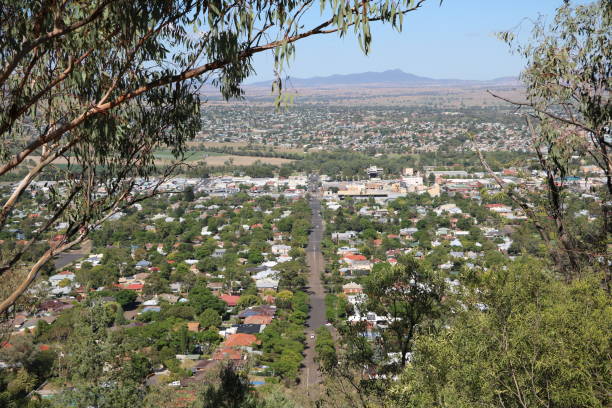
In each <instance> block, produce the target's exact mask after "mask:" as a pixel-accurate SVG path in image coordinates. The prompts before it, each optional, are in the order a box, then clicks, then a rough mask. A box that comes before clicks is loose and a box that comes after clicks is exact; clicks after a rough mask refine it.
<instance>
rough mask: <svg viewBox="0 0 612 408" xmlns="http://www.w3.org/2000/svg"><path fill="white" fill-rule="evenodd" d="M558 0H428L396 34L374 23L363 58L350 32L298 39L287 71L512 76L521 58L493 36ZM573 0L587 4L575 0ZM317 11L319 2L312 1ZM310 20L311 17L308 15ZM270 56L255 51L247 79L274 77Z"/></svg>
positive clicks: (524, 25)
mask: <svg viewBox="0 0 612 408" xmlns="http://www.w3.org/2000/svg"><path fill="white" fill-rule="evenodd" d="M562 3H563V1H562V0H513V1H508V0H444V2H443V4H442V5H441V6H440V5H439V1H438V0H429V1H428V2H426V3H425V5H424V6H423V7H422V8H421V9H420V10H418V11H416V12H414V13H409V14H408V15H407V16H406V18H405V19H404V30H403V32H401V33H398V32H396V31H394V30H392V29H391V28H390V27H388V26H380V25H377V26H376V27H373V30H372V31H373V43H372V50H371V52H370V55H368V56H365V55H363V53H362V52H361V48H360V47H359V44H358V43H357V40H356V39H355V37H354V36H352V35H348V36H347V37H345V38H339V37H338V36H336V35H333V34H332V35H327V36H320V37H318V38H313V37H311V38H307V39H305V40H301V41H300V42H298V43H297V55H296V57H295V60H294V61H293V63H292V65H291V67H290V68H289V69H288V70H287V71H286V73H288V74H289V75H290V76H292V77H299V78H307V77H313V76H327V75H333V74H349V73H357V72H365V71H385V70H388V69H396V68H399V69H401V70H403V71H404V72H409V73H412V74H416V75H421V76H427V77H432V78H456V79H481V80H484V79H492V78H497V77H503V76H514V75H518V73H519V72H520V71H521V69H522V65H523V62H522V60H521V58H519V57H518V56H513V55H511V54H510V53H509V51H508V47H507V46H506V44H504V43H503V42H501V41H499V40H498V39H497V38H496V37H495V33H496V32H498V31H503V30H509V29H513V28H515V29H518V30H519V31H520V32H521V33H525V34H526V33H528V32H529V29H530V25H529V21H528V19H535V18H537V17H538V16H539V15H544V16H546V17H547V19H552V17H553V16H554V12H555V9H556V8H557V7H559V6H560V5H561V4H562ZM573 3H588V1H582V0H577V1H573ZM315 8H316V10H315V11H316V13H313V14H316V15H318V4H317V5H316V7H315ZM308 17H309V18H308V20H310V21H311V22H312V23H314V22H316V20H315V19H314V17H316V16H315V15H311V16H308ZM272 67H273V59H272V57H271V55H270V54H268V55H263V54H262V55H257V56H256V57H255V68H256V70H257V75H256V76H255V77H253V78H251V79H250V80H248V81H247V82H254V81H262V80H267V79H270V78H272V77H273V70H272Z"/></svg>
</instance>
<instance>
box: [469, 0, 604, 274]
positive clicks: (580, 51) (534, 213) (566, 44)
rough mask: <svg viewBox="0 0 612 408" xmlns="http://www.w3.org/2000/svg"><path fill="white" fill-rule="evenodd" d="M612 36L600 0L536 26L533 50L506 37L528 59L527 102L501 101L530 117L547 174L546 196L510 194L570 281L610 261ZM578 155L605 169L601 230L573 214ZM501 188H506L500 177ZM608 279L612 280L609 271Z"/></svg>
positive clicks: (599, 217) (534, 142) (534, 144)
mask: <svg viewBox="0 0 612 408" xmlns="http://www.w3.org/2000/svg"><path fill="white" fill-rule="evenodd" d="M611 32H612V3H611V2H610V1H607V0H598V1H593V2H591V3H589V4H586V5H580V6H575V7H573V6H572V5H571V4H570V2H569V1H566V2H565V3H564V5H563V6H561V7H560V8H559V9H558V10H557V13H556V16H555V18H554V21H553V22H552V23H551V24H549V25H547V24H546V22H545V21H544V20H538V21H536V22H535V24H534V27H533V33H532V34H533V35H532V39H531V41H530V42H528V43H526V44H523V43H520V42H518V41H517V39H516V38H515V35H514V34H513V33H511V32H504V33H501V34H500V37H501V38H502V39H503V40H505V41H506V42H507V43H508V44H509V45H510V46H511V48H512V49H513V51H515V52H516V53H518V54H519V55H521V56H522V57H524V58H525V59H526V61H527V64H526V68H525V70H524V71H523V73H522V75H521V79H522V81H523V82H524V84H525V86H526V101H525V102H517V101H511V100H508V99H506V98H504V97H503V96H501V95H495V96H498V97H499V98H501V99H503V100H506V101H508V102H511V103H512V104H514V105H516V106H518V107H520V108H522V110H523V112H525V118H526V120H527V125H528V128H529V131H530V134H531V139H532V140H531V145H532V147H533V149H534V151H535V153H536V156H537V158H538V162H539V169H540V170H542V171H543V172H544V174H545V187H546V190H545V191H546V196H545V197H544V200H543V201H540V202H538V200H534V199H533V198H530V197H529V196H528V195H527V194H526V193H525V192H523V191H520V190H517V189H515V188H514V189H508V192H509V193H510V196H511V197H512V198H513V199H514V200H515V202H517V204H519V205H520V206H521V207H523V209H524V210H525V212H526V214H527V215H528V216H529V217H530V219H531V221H533V222H534V226H535V227H536V228H537V230H538V232H539V233H540V235H541V237H542V239H543V241H544V242H545V243H546V245H547V249H548V251H549V252H550V253H551V255H552V257H553V260H554V262H555V264H556V265H557V267H558V269H559V270H560V271H561V272H562V273H563V274H564V275H565V276H566V278H567V279H568V280H571V279H573V278H575V277H576V276H577V275H579V274H580V273H583V272H584V271H585V270H587V269H596V270H604V269H606V268H607V265H608V262H609V251H607V247H606V245H607V243H608V242H609V237H610V233H611V231H612V225H611V223H610V210H611V208H610V200H611V198H612V168H611V159H610V148H611V143H612V138H611V135H610V129H611V127H612V103H611V101H610V90H611V89H610V78H611V77H612V36H611V35H610V33H611ZM576 156H577V157H579V158H580V159H581V161H582V162H583V163H586V164H593V165H594V166H596V167H598V168H599V169H600V171H601V174H602V176H603V178H604V180H605V183H604V188H603V189H601V191H597V192H596V195H598V200H600V201H599V202H600V203H601V204H600V205H599V207H598V208H597V210H596V212H595V213H594V214H592V215H593V216H595V217H596V218H597V220H596V221H595V223H594V225H595V226H596V228H591V227H590V226H589V228H584V227H585V226H584V225H579V224H578V223H575V222H573V218H574V216H573V214H571V213H569V212H568V209H569V205H568V194H567V184H568V182H569V181H570V180H571V179H568V177H571V176H574V175H576V172H577V170H578V166H577V162H576V160H575V159H573V157H576ZM481 161H484V160H483V159H482V157H481ZM498 182H499V183H500V184H501V185H502V186H503V185H504V183H503V182H502V181H501V180H500V179H498ZM538 208H541V209H542V210H543V211H542V214H543V215H545V217H543V216H541V215H540V213H539V211H538ZM593 261H595V262H593ZM606 278H607V281H608V282H609V281H610V279H611V276H610V274H609V271H608V274H607V277H606Z"/></svg>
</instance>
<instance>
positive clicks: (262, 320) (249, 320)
mask: <svg viewBox="0 0 612 408" xmlns="http://www.w3.org/2000/svg"><path fill="white" fill-rule="evenodd" d="M272 319H273V317H272V316H262V315H255V316H247V317H246V318H245V319H244V324H270V323H271V322H272Z"/></svg>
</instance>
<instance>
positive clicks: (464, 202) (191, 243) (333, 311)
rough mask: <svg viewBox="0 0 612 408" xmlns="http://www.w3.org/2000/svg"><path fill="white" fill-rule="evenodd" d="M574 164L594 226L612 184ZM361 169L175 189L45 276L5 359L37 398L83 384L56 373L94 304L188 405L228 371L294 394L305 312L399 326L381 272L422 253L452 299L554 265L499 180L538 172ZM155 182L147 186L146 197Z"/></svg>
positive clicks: (29, 214)
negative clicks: (312, 238) (370, 290)
mask: <svg viewBox="0 0 612 408" xmlns="http://www.w3.org/2000/svg"><path fill="white" fill-rule="evenodd" d="M577 170H578V171H579V172H580V173H579V174H581V177H578V176H576V177H571V178H568V179H566V180H560V181H559V182H562V183H563V184H564V185H565V186H567V188H568V191H571V194H572V196H573V197H574V199H573V200H572V201H571V202H570V203H568V204H569V205H571V206H574V207H575V217H577V219H579V222H584V223H591V222H593V221H595V218H594V215H593V213H592V211H593V210H592V209H591V206H590V203H596V202H597V201H598V200H599V198H598V197H597V195H596V194H595V193H594V192H595V191H597V189H599V188H601V186H602V185H603V183H604V182H605V180H604V178H603V177H601V176H600V175H598V174H597V171H596V169H595V168H594V167H593V166H582V167H578V168H577ZM362 174H364V175H365V178H363V179H361V180H358V179H354V180H350V181H342V180H338V177H334V176H333V175H325V174H318V175H315V174H311V175H306V174H302V175H300V174H296V175H292V176H288V177H279V176H278V175H276V176H274V177H263V178H253V177H249V176H246V175H242V176H229V175H219V176H212V177H209V178H205V179H198V178H185V177H183V178H180V177H179V178H176V179H174V180H172V181H169V182H167V183H165V184H163V185H162V187H161V188H162V190H163V191H167V192H168V193H167V194H165V195H162V196H161V197H160V198H159V199H156V200H149V201H144V202H142V203H141V204H136V205H134V206H133V207H132V208H130V209H129V210H126V211H122V212H117V213H115V214H114V215H113V216H112V217H110V218H109V220H108V221H107V223H105V224H103V225H102V226H101V227H100V228H98V229H97V230H96V231H94V232H93V233H92V235H91V237H90V239H89V240H88V241H87V242H86V243H85V244H83V245H81V247H80V248H79V249H76V250H73V251H70V252H69V253H65V254H61V255H60V256H59V257H58V258H57V259H55V262H54V265H48V266H47V267H46V269H45V270H44V273H43V274H42V275H41V276H40V277H39V279H37V281H36V284H35V285H34V286H33V287H32V288H31V289H30V290H29V291H28V294H27V296H26V297H25V299H24V300H23V301H22V302H20V303H19V304H18V306H17V308H16V309H15V310H14V315H13V317H12V318H11V319H10V320H9V327H5V330H8V331H9V332H12V333H11V334H10V337H9V340H7V341H5V342H4V343H3V346H2V354H1V356H2V363H1V364H2V366H3V367H4V368H12V367H23V368H21V369H20V370H23V369H26V370H27V371H26V373H25V374H24V375H29V376H31V377H30V378H31V381H32V390H33V392H36V393H37V394H39V395H41V396H43V397H45V398H52V397H54V396H57V395H62V394H65V392H66V390H70V389H77V387H76V385H75V384H71V383H70V382H66V379H65V378H54V377H53V375H52V371H51V367H52V366H53V364H54V363H53V362H54V361H55V360H56V359H57V358H59V356H64V358H65V359H68V360H69V359H70V358H72V357H71V355H73V354H75V353H76V351H75V350H82V352H86V349H83V347H85V348H87V347H88V346H87V341H91V338H90V339H88V338H87V336H84V335H82V334H77V333H80V332H79V330H85V333H87V330H86V329H83V328H81V327H80V323H79V322H78V321H76V320H75V319H78V318H79V317H78V316H81V313H83V310H87V313H97V314H98V315H99V316H103V322H104V323H103V324H105V325H108V327H109V330H110V333H113V337H102V340H99V341H101V342H102V343H104V344H107V345H108V346H109V347H113V346H112V345H113V344H115V346H118V345H119V344H118V343H116V342H117V341H120V342H121V344H122V350H123V351H122V353H123V355H124V357H125V358H126V359H128V360H129V361H131V362H132V363H133V364H136V363H138V367H133V370H137V375H138V376H139V378H140V379H141V380H142V381H145V383H146V385H147V386H148V387H150V389H158V390H162V389H164V388H167V387H170V388H176V389H177V390H181V394H180V395H182V396H183V398H185V399H186V400H187V401H189V400H190V398H192V397H193V395H195V394H194V393H193V392H192V391H190V390H192V389H193V388H194V387H197V386H198V385H201V384H203V383H205V382H206V381H207V379H208V378H209V377H208V375H209V373H210V372H211V370H214V369H216V368H217V367H218V366H219V364H220V363H227V362H231V363H232V364H233V365H234V366H235V367H240V368H241V369H245V370H247V372H248V376H249V380H250V381H251V384H252V385H254V386H256V387H258V386H263V385H265V384H277V383H278V382H279V381H280V382H282V383H283V384H285V385H295V384H296V383H298V384H299V383H300V381H303V378H304V376H305V375H308V374H304V373H303V371H304V361H303V360H304V355H306V354H308V353H309V352H310V353H312V352H313V351H312V350H311V349H312V347H309V346H308V341H310V340H311V339H313V338H314V337H315V331H313V330H310V329H309V328H308V327H306V321H307V319H308V316H309V315H312V314H313V313H320V314H321V315H323V314H324V316H325V321H326V322H327V326H324V327H323V328H325V330H327V331H326V332H325V331H323V332H322V331H321V330H322V329H321V328H320V329H319V330H317V331H316V336H317V339H316V341H317V342H318V341H319V338H321V339H325V338H328V336H329V333H332V332H334V331H335V330H337V329H341V328H342V327H343V326H346V325H347V324H348V325H353V326H355V325H356V324H357V323H364V322H365V323H367V324H366V325H365V326H363V328H362V330H363V333H364V334H366V335H367V336H368V338H370V339H374V338H376V337H377V336H379V334H377V332H379V331H384V330H386V329H387V328H388V327H389V325H390V323H392V320H391V321H390V320H389V319H393V317H392V316H391V315H390V314H377V313H376V311H375V310H374V309H372V310H368V308H367V307H366V306H365V305H367V303H368V302H367V294H366V293H365V292H364V282H365V281H367V279H368V276H370V275H372V274H374V273H375V272H376V271H377V270H380V269H381V268H385V267H386V266H394V265H397V264H398V263H401V262H402V259H404V258H406V257H410V258H411V259H416V260H418V261H419V262H420V263H422V264H423V265H427V266H428V267H429V268H431V269H432V270H436V271H439V273H441V274H442V276H444V281H443V286H444V287H446V288H447V290H451V291H452V290H457V287H458V286H459V285H460V283H459V280H458V276H459V275H461V274H462V273H465V271H470V270H483V271H486V270H487V269H488V268H491V267H499V266H500V265H505V264H507V263H508V262H511V261H512V260H513V259H515V258H516V257H517V256H519V255H520V254H525V253H530V254H532V255H534V256H538V257H541V256H544V254H543V253H542V247H541V245H539V244H538V240H537V238H536V232H535V231H534V229H533V227H531V226H530V225H529V223H527V222H526V220H527V216H526V214H525V212H524V209H522V208H520V207H519V206H517V205H516V203H513V202H512V201H511V200H510V199H509V198H508V197H506V196H504V195H502V194H501V192H502V187H503V186H502V185H500V184H499V182H500V181H501V182H502V183H504V184H507V185H512V186H516V187H517V188H522V189H525V190H526V191H528V192H529V191H532V192H535V191H538V190H539V189H541V188H542V183H544V182H545V180H544V178H545V177H544V176H545V175H544V174H542V173H539V172H537V171H528V170H527V169H521V168H516V167H513V168H504V169H503V170H502V171H500V172H497V173H493V174H489V173H487V172H470V171H466V170H456V169H455V170H442V169H439V168H436V167H434V166H424V167H423V168H420V169H416V168H404V169H402V171H401V174H400V175H399V176H398V177H391V176H388V175H387V174H386V172H385V169H383V168H381V167H377V166H369V167H367V168H364V169H362ZM149 183H151V182H146V181H144V180H142V181H141V182H140V183H139V185H138V187H137V189H140V190H143V191H145V190H146V189H148V188H150V184H149ZM52 185H53V183H36V184H34V185H33V186H32V188H30V189H29V191H28V195H27V197H26V198H25V199H26V200H27V202H26V205H25V206H24V208H25V209H24V210H22V211H19V212H15V213H14V214H13V215H12V217H11V224H10V225H12V226H13V227H12V228H11V229H8V230H7V231H6V233H5V234H4V236H3V240H2V245H3V248H11V247H18V246H19V245H25V244H27V242H28V240H29V239H30V238H31V237H32V236H33V234H35V233H36V228H37V227H39V226H40V225H42V223H43V222H45V220H46V219H47V218H48V215H47V214H45V213H41V212H38V211H37V202H40V201H41V200H44V199H45V196H47V195H48V194H50V191H51V190H50V189H51V186H52ZM11 188H12V186H11V185H6V186H5V187H4V193H5V194H6V193H8V192H10V191H11ZM55 188H61V182H57V183H55ZM171 191H172V192H171ZM176 191H179V192H178V193H177V192H176ZM309 200H311V202H312V200H316V202H321V210H320V211H321V214H322V216H323V221H324V229H325V232H324V235H323V236H322V240H321V243H320V250H321V251H322V252H321V254H322V257H324V259H325V267H324V270H322V271H321V276H320V278H321V280H322V284H323V287H324V288H325V292H326V293H325V295H324V296H325V303H324V308H325V310H313V305H312V304H310V303H309V294H310V295H312V292H310V293H309V291H308V289H305V288H306V287H307V282H308V276H309V274H312V273H314V269H312V268H309V264H308V263H307V261H306V258H307V257H306V247H307V245H308V244H309V231H311V230H312V225H311V223H310V217H311V211H313V210H312V209H311V206H309ZM66 227H67V225H66V223H58V224H57V227H56V233H55V234H52V235H51V236H49V239H48V245H49V246H53V245H54V243H55V242H57V241H61V239H62V230H63V229H64V228H66ZM32 256H33V257H35V256H36V252H35V251H33V252H32ZM310 266H311V267H312V265H310ZM311 269H312V270H311ZM99 316H98V318H100V317H99ZM101 324H102V323H101ZM330 330H331V331H330ZM75 336H84V337H76V338H75ZM91 336H93V337H92V338H95V336H94V334H93V333H92V334H91ZM67 341H68V343H66V342H67ZM68 345H69V346H68ZM67 347H68V348H67ZM15 350H19V354H17V353H15V352H14V351H15ZM386 353H387V358H386V359H385V360H386V361H387V362H388V363H389V362H397V361H398V358H399V359H407V358H409V355H399V354H398V350H394V351H387V352H386ZM24 355H27V358H28V359H29V360H28V361H30V363H28V364H29V365H24V364H25V363H24V360H23V359H24V358H25V357H24ZM92 364H95V365H98V366H104V368H105V369H104V370H103V372H101V373H99V378H96V382H98V383H103V382H104V381H107V380H108V379H109V378H112V376H113V375H120V373H121V372H123V371H124V369H123V368H122V367H123V366H124V364H125V363H123V362H121V361H118V360H116V359H115V358H114V357H113V359H110V360H104V361H95V362H92ZM28 367H29V368H28ZM311 368H312V369H313V372H314V371H315V370H316V367H311ZM20 372H21V371H20Z"/></svg>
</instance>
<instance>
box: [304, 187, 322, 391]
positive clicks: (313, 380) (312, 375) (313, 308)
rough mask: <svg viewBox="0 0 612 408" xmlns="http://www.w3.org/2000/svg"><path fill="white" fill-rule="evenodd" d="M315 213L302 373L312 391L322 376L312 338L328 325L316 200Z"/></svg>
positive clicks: (308, 253) (312, 205)
mask: <svg viewBox="0 0 612 408" xmlns="http://www.w3.org/2000/svg"><path fill="white" fill-rule="evenodd" d="M310 208H311V209H312V232H311V233H310V237H309V240H308V247H307V248H306V262H307V264H308V266H309V267H310V275H309V276H308V294H309V295H310V316H309V317H308V321H307V323H306V339H307V342H306V349H305V351H304V352H305V354H306V356H305V358H304V368H303V369H302V373H301V381H300V384H301V385H302V386H304V387H307V389H308V390H309V391H310V389H311V387H312V386H315V385H316V384H318V383H320V382H321V373H320V372H319V368H318V364H316V362H315V360H314V358H315V350H314V344H315V340H314V339H313V338H311V335H314V331H315V330H316V329H317V328H318V327H321V326H323V325H325V323H326V322H327V320H326V318H325V289H324V287H323V284H322V283H321V272H322V271H323V270H324V268H325V261H324V259H323V254H322V253H321V239H322V238H323V220H322V219H321V215H320V214H321V213H320V209H321V202H320V201H319V199H318V198H316V197H314V196H313V198H312V199H311V200H310Z"/></svg>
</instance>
